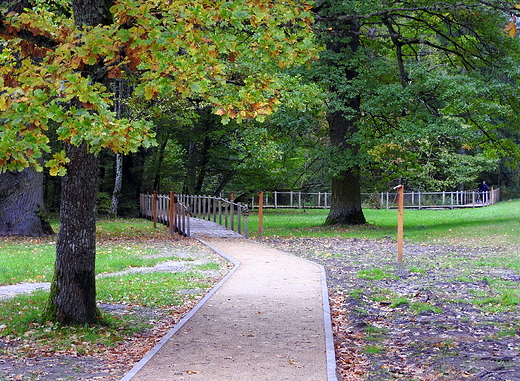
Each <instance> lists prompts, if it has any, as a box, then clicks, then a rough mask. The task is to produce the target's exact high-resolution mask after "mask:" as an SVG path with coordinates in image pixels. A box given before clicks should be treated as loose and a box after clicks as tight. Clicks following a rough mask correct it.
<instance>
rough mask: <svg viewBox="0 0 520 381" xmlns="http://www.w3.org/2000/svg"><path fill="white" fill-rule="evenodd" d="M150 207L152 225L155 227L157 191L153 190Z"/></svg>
mask: <svg viewBox="0 0 520 381" xmlns="http://www.w3.org/2000/svg"><path fill="white" fill-rule="evenodd" d="M152 208H153V227H154V229H155V228H157V191H153V199H152Z"/></svg>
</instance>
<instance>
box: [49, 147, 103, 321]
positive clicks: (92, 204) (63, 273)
mask: <svg viewBox="0 0 520 381" xmlns="http://www.w3.org/2000/svg"><path fill="white" fill-rule="evenodd" d="M66 153H67V157H68V158H69V159H70V162H69V165H68V167H67V175H66V176H65V177H64V178H63V184H62V197H61V207H60V223H61V225H60V230H59V233H58V242H57V247H56V263H55V269H54V278H53V281H52V286H51V294H50V298H49V303H48V306H47V310H46V316H45V317H46V318H47V319H50V320H54V321H59V322H60V323H62V324H85V323H86V324H93V323H95V322H96V320H97V317H98V314H99V312H98V309H97V308H96V279H95V258H96V193H97V184H96V179H97V176H96V174H97V170H98V164H97V158H96V157H95V156H94V155H92V154H90V153H88V152H87V149H86V147H85V145H84V144H83V145H81V146H79V147H75V146H72V145H67V146H66Z"/></svg>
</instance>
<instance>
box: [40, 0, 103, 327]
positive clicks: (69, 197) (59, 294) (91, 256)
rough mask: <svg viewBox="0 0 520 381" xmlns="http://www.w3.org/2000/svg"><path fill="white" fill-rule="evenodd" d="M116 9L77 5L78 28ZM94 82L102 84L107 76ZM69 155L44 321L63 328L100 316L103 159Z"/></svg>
mask: <svg viewBox="0 0 520 381" xmlns="http://www.w3.org/2000/svg"><path fill="white" fill-rule="evenodd" d="M110 4H111V1H110V0H72V9H73V11H74V20H75V23H76V25H77V26H79V27H81V26H82V25H90V26H94V25H99V24H103V23H105V22H108V20H107V16H108V15H109V11H108V7H109V6H110ZM90 69H94V68H90ZM92 72H95V70H92ZM99 72H101V73H102V72H103V70H99ZM89 75H91V74H89ZM93 80H94V81H102V76H100V77H98V78H93ZM65 153H66V154H67V157H68V158H69V159H70V162H69V163H68V165H67V174H66V175H65V177H64V178H63V185H62V196H61V206H60V230H59V233H58V241H57V244H56V263H55V267H54V277H53V280H52V284H51V293H50V296H49V302H48V304H47V307H46V310H45V313H44V317H45V318H47V319H49V320H53V321H58V322H60V323H62V324H82V325H83V324H93V323H96V321H97V318H98V317H99V310H98V309H97V307H96V278H95V262H96V193H97V172H98V160H97V157H96V156H95V155H93V154H91V153H89V152H88V151H87V147H86V143H83V144H81V145H80V146H79V147H76V146H73V145H71V144H68V143H66V144H65Z"/></svg>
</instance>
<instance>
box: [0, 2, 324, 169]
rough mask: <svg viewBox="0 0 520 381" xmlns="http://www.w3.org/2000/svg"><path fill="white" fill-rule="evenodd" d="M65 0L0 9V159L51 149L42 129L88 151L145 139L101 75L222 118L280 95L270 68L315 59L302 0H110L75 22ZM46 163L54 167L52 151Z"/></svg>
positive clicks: (21, 159)
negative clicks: (88, 21)
mask: <svg viewBox="0 0 520 381" xmlns="http://www.w3.org/2000/svg"><path fill="white" fill-rule="evenodd" d="M71 15H74V13H73V11H72V9H71V7H70V2H68V1H63V0H58V1H55V2H44V1H38V0H37V1H36V2H35V3H34V4H33V7H32V8H30V9H25V11H24V12H22V13H17V12H14V11H9V10H8V9H4V11H3V18H2V19H0V21H1V24H0V41H1V42H0V49H1V52H0V61H1V62H2V65H1V66H0V91H1V93H2V96H1V97H0V112H1V113H2V121H1V127H0V131H1V134H0V168H2V170H19V169H23V168H25V167H28V166H30V165H32V166H35V167H36V168H37V169H38V170H41V169H42V164H41V161H40V160H39V159H40V158H41V157H42V155H43V154H44V153H51V148H50V146H49V131H50V130H51V129H55V130H56V132H57V137H58V139H59V140H62V141H64V142H67V143H71V144H73V145H79V144H81V143H83V142H85V143H86V144H87V146H88V147H89V150H90V151H91V152H93V153H97V152H99V151H100V150H101V149H104V148H109V149H111V150H113V151H114V152H119V153H126V152H129V151H135V150H136V149H137V148H138V147H139V146H141V145H144V146H146V145H149V144H151V142H152V141H153V133H152V132H151V126H150V124H149V123H148V122H147V121H146V120H130V119H122V120H118V119H116V117H115V114H114V112H113V111H112V102H113V94H112V91H111V86H110V83H111V80H113V79H115V78H125V79H126V80H128V81H129V82H130V83H132V85H133V87H134V92H135V94H136V95H137V96H141V97H143V98H145V99H148V100H150V99H153V98H157V97H160V96H165V95H168V96H169V97H172V96H174V97H178V98H196V99H198V100H203V101H205V102H207V103H208V104H210V105H212V106H213V107H215V112H216V113H217V114H218V115H221V116H222V118H223V120H224V121H226V120H229V119H235V118H236V119H244V118H259V119H261V118H263V117H264V116H265V115H267V114H270V113H271V112H272V111H273V110H274V109H275V108H276V106H277V105H278V103H279V95H278V90H279V89H278V84H277V76H276V75H274V74H273V72H274V71H273V70H274V69H277V68H280V67H282V68H284V67H287V66H290V65H294V64H302V63H304V62H306V61H308V60H310V59H313V58H315V56H316V48H315V47H314V39H313V35H312V33H311V29H310V28H311V23H312V22H313V20H312V15H311V13H310V6H309V5H308V4H307V3H305V2H304V1H283V2H278V1H276V2H275V1H266V0H254V1H253V0H239V1H232V2H231V1H222V0H220V1H214V0H212V1H207V0H197V1H193V0H177V1H167V0H140V1H136V0H121V1H115V2H114V3H113V5H112V6H111V7H110V9H109V17H108V20H109V22H107V23H106V25H97V26H85V25H83V26H80V27H78V26H77V25H76V24H78V23H77V22H75V20H74V17H71ZM52 154H53V155H54V157H53V159H52V160H49V161H47V163H46V164H45V165H46V166H47V167H50V169H51V173H52V174H58V175H59V174H63V173H64V172H65V170H64V165H65V164H66V162H67V158H66V157H65V155H64V153H63V152H53V153H52Z"/></svg>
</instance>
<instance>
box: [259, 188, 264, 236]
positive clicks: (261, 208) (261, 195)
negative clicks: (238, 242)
mask: <svg viewBox="0 0 520 381" xmlns="http://www.w3.org/2000/svg"><path fill="white" fill-rule="evenodd" d="M263 225H264V192H263V191H260V192H258V237H262V230H263Z"/></svg>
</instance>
